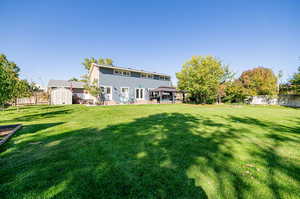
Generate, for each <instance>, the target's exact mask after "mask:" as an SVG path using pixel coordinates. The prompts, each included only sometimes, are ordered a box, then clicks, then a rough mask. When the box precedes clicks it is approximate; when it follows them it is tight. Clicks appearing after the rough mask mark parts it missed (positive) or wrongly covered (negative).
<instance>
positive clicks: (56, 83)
mask: <svg viewBox="0 0 300 199" xmlns="http://www.w3.org/2000/svg"><path fill="white" fill-rule="evenodd" d="M83 86H84V82H76V81H66V80H53V79H51V80H49V82H48V88H53V87H63V88H71V87H72V88H83Z"/></svg>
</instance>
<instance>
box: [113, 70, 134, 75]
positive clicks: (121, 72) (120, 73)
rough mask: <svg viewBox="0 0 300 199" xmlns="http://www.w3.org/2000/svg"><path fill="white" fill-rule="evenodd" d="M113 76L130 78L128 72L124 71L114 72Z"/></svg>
mask: <svg viewBox="0 0 300 199" xmlns="http://www.w3.org/2000/svg"><path fill="white" fill-rule="evenodd" d="M114 74H115V75H122V76H130V71H126V70H114Z"/></svg>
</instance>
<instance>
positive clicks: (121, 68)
mask: <svg viewBox="0 0 300 199" xmlns="http://www.w3.org/2000/svg"><path fill="white" fill-rule="evenodd" d="M93 65H95V66H97V67H101V68H111V69H119V70H126V71H132V72H139V73H147V74H153V75H161V76H167V77H171V76H170V75H167V74H164V73H157V72H149V71H144V70H139V69H134V68H125V67H119V66H111V65H101V64H95V63H94V64H93Z"/></svg>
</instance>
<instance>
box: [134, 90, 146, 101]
mask: <svg viewBox="0 0 300 199" xmlns="http://www.w3.org/2000/svg"><path fill="white" fill-rule="evenodd" d="M144 90H145V89H143V88H136V89H135V98H136V99H138V100H142V99H144Z"/></svg>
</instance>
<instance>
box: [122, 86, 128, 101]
mask: <svg viewBox="0 0 300 199" xmlns="http://www.w3.org/2000/svg"><path fill="white" fill-rule="evenodd" d="M121 95H122V98H123V100H122V101H123V102H128V100H129V88H128V87H122V88H121Z"/></svg>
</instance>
